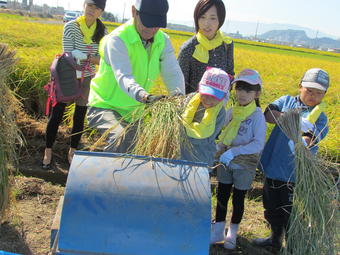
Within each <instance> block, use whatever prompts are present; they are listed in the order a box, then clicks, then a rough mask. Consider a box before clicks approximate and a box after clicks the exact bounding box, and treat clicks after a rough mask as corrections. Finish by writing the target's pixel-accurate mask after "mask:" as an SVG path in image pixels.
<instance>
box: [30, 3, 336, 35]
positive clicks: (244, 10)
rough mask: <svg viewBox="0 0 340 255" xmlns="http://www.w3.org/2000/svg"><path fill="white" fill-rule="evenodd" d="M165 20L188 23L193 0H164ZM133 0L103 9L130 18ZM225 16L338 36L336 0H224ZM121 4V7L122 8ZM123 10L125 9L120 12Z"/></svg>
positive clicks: (79, 6)
mask: <svg viewBox="0 0 340 255" xmlns="http://www.w3.org/2000/svg"><path fill="white" fill-rule="evenodd" d="M168 1H169V5H170V9H169V13H168V20H169V21H171V22H173V21H176V22H178V23H184V22H185V23H186V24H190V22H193V18H192V16H193V11H194V8H195V4H196V3H197V0H168ZM34 3H35V4H43V3H46V4H49V5H52V6H56V5H57V4H58V5H59V6H63V7H64V8H65V9H73V10H81V9H82V5H83V0H34ZM133 3H134V0H107V8H106V10H107V11H109V12H112V13H114V14H116V15H118V17H119V18H122V17H123V15H124V17H126V18H129V17H131V5H132V4H133ZM224 3H225V5H226V8H227V19H229V20H237V21H251V22H260V23H282V24H293V25H299V26H302V27H308V28H311V29H314V30H316V31H317V30H318V31H321V32H324V33H327V34H330V35H334V36H337V37H338V38H340V15H339V10H340V1H339V0H324V1H320V0H284V1H282V0H229V1H226V0H225V1H224ZM124 6H125V8H124ZM124 9H125V11H124Z"/></svg>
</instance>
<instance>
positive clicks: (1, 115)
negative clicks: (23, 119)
mask: <svg viewBox="0 0 340 255" xmlns="http://www.w3.org/2000/svg"><path fill="white" fill-rule="evenodd" d="M14 55H15V53H14V52H11V51H9V50H8V48H7V46H6V45H3V44H0V215H1V214H2V212H3V210H4V209H5V208H6V206H7V202H8V197H9V174H10V169H11V167H12V166H13V165H12V163H14V162H15V160H16V154H15V145H16V142H17V141H18V140H19V139H20V136H19V130H18V127H17V125H16V122H15V113H14V110H15V109H17V108H18V105H19V102H18V100H17V99H16V98H15V97H14V96H13V94H12V93H11V91H10V90H9V88H8V87H7V86H6V84H5V80H6V77H7V76H8V75H9V72H10V69H11V67H12V66H13V65H14V63H15V61H16V60H15V59H14Z"/></svg>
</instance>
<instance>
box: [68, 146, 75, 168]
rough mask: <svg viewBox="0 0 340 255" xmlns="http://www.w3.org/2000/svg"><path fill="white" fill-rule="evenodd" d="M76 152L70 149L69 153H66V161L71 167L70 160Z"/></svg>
mask: <svg viewBox="0 0 340 255" xmlns="http://www.w3.org/2000/svg"><path fill="white" fill-rule="evenodd" d="M75 151H76V149H75V148H70V149H69V151H68V154H67V160H68V163H69V164H70V165H71V163H72V159H73V156H74V152H75Z"/></svg>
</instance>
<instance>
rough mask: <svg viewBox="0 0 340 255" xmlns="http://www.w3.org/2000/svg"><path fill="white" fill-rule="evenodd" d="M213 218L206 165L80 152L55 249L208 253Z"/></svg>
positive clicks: (123, 254)
mask: <svg viewBox="0 0 340 255" xmlns="http://www.w3.org/2000/svg"><path fill="white" fill-rule="evenodd" d="M210 222H211V193H210V183H209V174H208V169H207V166H206V165H205V164H200V163H193V162H188V161H178V160H165V159H155V158H149V157H141V156H131V155H126V154H113V153H99V152H76V154H75V156H74V158H73V160H72V164H71V167H70V171H69V175H68V179H67V184H66V189H65V195H64V202H63V206H62V211H61V218H60V225H59V226H60V227H59V229H57V231H56V233H54V234H52V243H53V244H54V245H53V252H52V253H54V254H59V255H61V254H63V255H74V254H77V255H80V254H107V255H108V254H112V255H182V254H183V255H184V254H185V255H191V254H192V255H207V254H209V240H210Z"/></svg>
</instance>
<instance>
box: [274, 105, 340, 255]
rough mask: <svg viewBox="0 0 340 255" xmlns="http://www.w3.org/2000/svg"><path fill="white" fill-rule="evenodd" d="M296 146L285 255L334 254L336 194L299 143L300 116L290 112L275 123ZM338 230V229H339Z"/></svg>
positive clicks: (329, 176) (327, 177)
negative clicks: (293, 185) (277, 123)
mask: <svg viewBox="0 0 340 255" xmlns="http://www.w3.org/2000/svg"><path fill="white" fill-rule="evenodd" d="M278 122H279V126H280V127H281V129H282V130H283V132H284V133H285V134H286V135H287V137H288V138H289V139H291V140H293V142H294V144H295V180H296V182H295V187H294V195H293V207H292V212H291V216H290V222H289V229H288V237H287V240H286V247H285V249H284V250H283V251H282V253H283V254H284V255H286V254H294V255H316V254H318V255H326V254H327V255H331V254H336V247H335V246H336V243H337V242H338V241H339V240H337V239H338V238H339V236H338V235H337V232H336V231H337V227H339V204H338V202H339V200H338V198H339V190H338V188H337V186H336V181H335V180H334V177H333V175H332V174H331V173H330V172H329V171H328V170H327V165H326V164H325V163H324V162H323V161H322V160H321V159H319V158H317V156H316V155H313V154H312V153H311V152H310V151H309V150H308V148H306V147H305V145H304V144H303V143H302V139H301V131H300V116H299V112H298V111H297V110H291V111H289V112H287V113H285V114H283V115H282V117H280V118H279V120H278ZM338 229H339V228H338Z"/></svg>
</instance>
